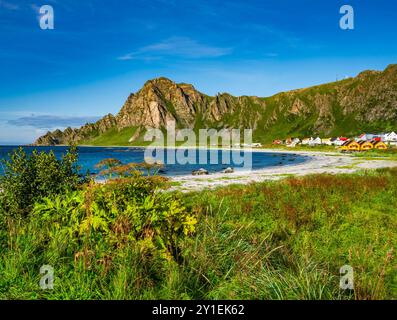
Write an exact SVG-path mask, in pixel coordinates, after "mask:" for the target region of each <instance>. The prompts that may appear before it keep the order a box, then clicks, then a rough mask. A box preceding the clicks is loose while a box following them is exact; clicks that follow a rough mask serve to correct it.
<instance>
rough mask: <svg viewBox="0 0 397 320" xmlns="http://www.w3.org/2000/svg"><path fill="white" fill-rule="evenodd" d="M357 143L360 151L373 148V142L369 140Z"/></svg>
mask: <svg viewBox="0 0 397 320" xmlns="http://www.w3.org/2000/svg"><path fill="white" fill-rule="evenodd" d="M359 145H360V150H361V151H367V150H371V149H373V148H374V144H373V143H372V142H370V141H360V142H359Z"/></svg>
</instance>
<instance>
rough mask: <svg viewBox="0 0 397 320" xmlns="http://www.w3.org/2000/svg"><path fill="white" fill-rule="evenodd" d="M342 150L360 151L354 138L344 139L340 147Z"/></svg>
mask: <svg viewBox="0 0 397 320" xmlns="http://www.w3.org/2000/svg"><path fill="white" fill-rule="evenodd" d="M341 150H342V151H345V152H346V151H360V144H359V143H358V142H357V141H355V140H348V141H346V142H345V143H344V144H343V145H342V148H341Z"/></svg>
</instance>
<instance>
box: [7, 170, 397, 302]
mask: <svg viewBox="0 0 397 320" xmlns="http://www.w3.org/2000/svg"><path fill="white" fill-rule="evenodd" d="M164 183H165V182H164V181H163V180H161V179H158V178H157V177H151V178H144V177H134V178H129V179H126V180H117V181H114V182H112V183H109V184H107V185H95V184H92V183H90V184H88V185H87V184H86V185H84V186H82V187H81V188H78V189H77V190H75V191H70V192H66V193H65V192H62V193H61V194H58V195H50V196H48V197H42V198H39V199H38V200H37V199H36V200H35V203H34V205H32V206H30V207H28V211H26V212H25V213H24V214H23V215H22V216H21V215H17V214H14V215H9V214H6V213H4V212H3V214H2V215H1V217H2V219H1V220H0V246H1V257H0V299H392V298H397V259H396V256H395V249H396V246H397V236H396V228H397V209H396V208H397V170H395V169H387V170H379V171H368V172H360V173H357V174H354V175H337V176H333V175H316V176H308V177H303V178H287V179H285V180H282V181H279V182H266V183H259V184H251V185H245V186H230V187H224V188H220V189H218V190H216V191H204V192H199V193H191V194H184V195H181V194H176V193H169V192H161V191H160V192H158V191H155V190H158V188H163V187H164ZM2 201H3V202H5V201H6V200H5V199H3V200H2ZM3 207H4V206H3ZM42 265H51V266H52V267H53V268H54V275H55V280H54V289H53V290H42V289H41V288H40V286H39V282H40V278H41V277H42V275H40V273H39V270H40V267H41V266H42ZM343 265H350V266H352V267H353V270H354V290H348V291H343V290H341V289H340V287H339V281H340V274H339V269H340V267H342V266H343Z"/></svg>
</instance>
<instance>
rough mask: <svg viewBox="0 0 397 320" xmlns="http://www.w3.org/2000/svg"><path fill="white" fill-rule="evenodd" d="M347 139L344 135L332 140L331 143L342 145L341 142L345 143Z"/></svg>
mask: <svg viewBox="0 0 397 320" xmlns="http://www.w3.org/2000/svg"><path fill="white" fill-rule="evenodd" d="M347 141H349V139H348V138H346V137H338V138H336V139H335V140H334V141H333V144H334V145H335V146H342V145H343V144H345V143H346V142H347Z"/></svg>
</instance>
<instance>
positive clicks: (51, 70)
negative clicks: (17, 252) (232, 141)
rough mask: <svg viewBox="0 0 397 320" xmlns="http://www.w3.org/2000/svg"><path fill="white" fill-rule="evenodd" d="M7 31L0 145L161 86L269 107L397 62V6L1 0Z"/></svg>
mask: <svg viewBox="0 0 397 320" xmlns="http://www.w3.org/2000/svg"><path fill="white" fill-rule="evenodd" d="M45 4H50V5H52V6H53V8H54V12H55V29H54V30H41V29H40V27H39V13H38V8H39V7H40V6H42V5H45ZM344 4H349V5H352V6H353V8H354V10H355V29H354V30H342V29H341V28H340V27H339V19H340V17H341V14H340V13H339V9H340V7H341V6H342V5H344ZM0 25H1V27H0V75H1V77H0V81H1V83H0V144H16V143H31V142H32V141H33V140H34V139H35V138H36V137H37V136H39V135H41V134H43V133H45V132H46V131H48V130H53V129H54V128H58V127H59V128H64V127H65V126H66V125H67V124H68V123H70V124H71V125H72V126H74V127H77V126H79V125H81V124H84V122H86V121H94V120H95V119H97V118H99V117H100V116H102V115H104V114H107V113H109V112H111V113H117V112H118V111H119V109H120V108H121V106H122V104H123V103H124V101H125V99H126V98H127V96H128V95H129V93H131V92H134V91H136V90H138V89H139V88H140V87H142V85H143V84H144V82H145V81H146V80H149V79H152V78H155V77H159V76H166V77H169V78H171V79H172V80H174V81H176V82H189V83H192V84H194V85H195V87H196V88H197V89H198V90H200V91H202V92H204V93H207V94H211V95H215V94H217V93H218V92H230V93H232V94H235V95H257V96H269V95H272V94H275V93H277V92H280V91H286V90H289V89H296V88H301V87H307V86H311V85H314V84H320V83H325V82H330V81H334V80H335V79H336V78H339V79H340V78H343V77H346V76H355V75H356V74H357V73H359V72H360V71H362V70H365V69H378V70H381V69H384V68H385V67H386V66H387V65H388V64H391V63H397V41H396V35H397V4H396V3H395V1H394V0H377V1H375V0H344V1H339V0H327V1H319V0H267V1H265V0H228V1H219V0H150V1H148V0H129V1H127V0H113V1H105V0H84V1H77V0H43V2H40V1H38V0H18V1H16V0H0Z"/></svg>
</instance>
